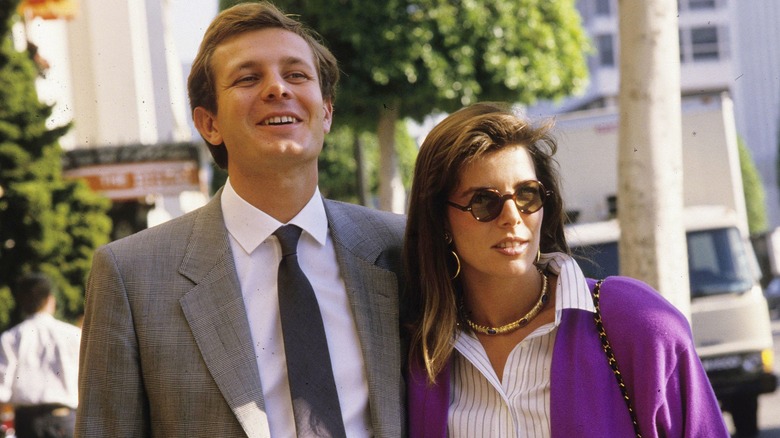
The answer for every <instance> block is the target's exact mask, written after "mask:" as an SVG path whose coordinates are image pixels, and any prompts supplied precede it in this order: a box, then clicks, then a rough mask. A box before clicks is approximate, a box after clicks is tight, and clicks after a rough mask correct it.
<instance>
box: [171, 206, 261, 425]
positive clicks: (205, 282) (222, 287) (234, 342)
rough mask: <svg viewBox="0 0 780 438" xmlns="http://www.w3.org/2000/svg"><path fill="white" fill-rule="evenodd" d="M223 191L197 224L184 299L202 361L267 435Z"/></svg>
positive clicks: (244, 420) (235, 406) (244, 416)
mask: <svg viewBox="0 0 780 438" xmlns="http://www.w3.org/2000/svg"><path fill="white" fill-rule="evenodd" d="M220 196H221V192H219V193H217V195H216V196H214V198H213V199H212V200H211V201H210V202H209V204H208V205H206V206H205V207H204V208H203V209H202V210H201V213H200V214H199V216H198V218H197V219H196V221H195V225H194V226H193V232H192V235H191V236H192V237H191V238H190V240H189V242H188V246H187V252H186V255H185V258H184V262H183V263H182V265H181V268H180V273H181V274H182V275H184V276H185V277H187V278H189V279H190V280H192V281H193V282H194V283H195V286H194V287H193V288H192V289H191V290H190V291H189V292H188V293H187V294H186V295H184V297H182V299H181V300H180V303H181V307H182V310H183V311H184V315H185V317H186V319H187V322H188V323H189V325H190V329H191V330H192V334H193V336H194V337H195V342H196V343H197V344H198V348H199V349H200V351H201V354H202V356H203V361H204V362H205V363H206V367H207V368H208V370H209V372H210V373H211V375H212V377H213V378H214V381H215V382H216V384H217V386H218V387H219V389H220V391H221V392H222V395H223V396H224V398H225V400H226V401H227V403H228V405H229V406H230V408H231V409H232V410H233V412H234V413H235V415H236V417H237V418H238V421H239V422H240V423H241V425H242V426H243V428H244V430H245V432H246V433H247V435H248V436H250V437H260V436H268V434H269V429H268V420H267V418H266V416H265V406H264V402H263V393H262V388H261V386H260V376H259V374H258V371H257V361H256V360H255V355H254V350H253V349H252V348H251V345H252V338H251V333H250V330H249V322H248V320H247V314H246V308H245V307H244V300H243V297H242V295H241V287H240V285H239V282H238V277H237V276H236V269H235V264H234V262H233V256H232V253H231V250H230V243H229V240H228V234H227V230H226V229H225V225H224V221H223V218H222V207H221V204H220Z"/></svg>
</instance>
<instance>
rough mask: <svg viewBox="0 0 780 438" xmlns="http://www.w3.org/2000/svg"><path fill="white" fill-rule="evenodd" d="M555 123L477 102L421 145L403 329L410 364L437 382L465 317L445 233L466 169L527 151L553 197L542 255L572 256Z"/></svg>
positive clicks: (406, 250)
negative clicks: (498, 155) (508, 152)
mask: <svg viewBox="0 0 780 438" xmlns="http://www.w3.org/2000/svg"><path fill="white" fill-rule="evenodd" d="M552 125H553V122H552V121H546V122H544V123H541V124H539V125H538V126H534V125H533V124H531V123H530V122H529V121H528V120H527V119H525V118H523V117H521V116H518V115H516V114H515V113H513V112H512V110H511V109H510V108H509V107H508V106H506V105H504V104H498V103H477V104H474V105H471V106H468V107H466V108H463V109H461V110H459V111H457V112H455V113H453V114H451V115H450V116H449V117H447V118H445V119H444V120H443V121H442V122H441V123H439V124H438V125H436V127H434V128H433V130H432V131H431V132H430V133H429V134H428V136H427V137H426V138H425V141H424V142H423V144H422V146H421V147H420V152H419V155H418V156H417V163H416V165H415V169H414V180H413V182H412V191H411V196H410V205H409V214H408V221H407V226H406V237H405V243H404V258H403V259H404V263H405V268H406V275H407V277H406V278H407V279H408V285H407V289H406V291H405V294H406V299H405V300H404V306H405V311H404V325H405V328H406V330H407V333H408V334H409V336H410V361H419V362H421V363H423V364H424V365H425V367H426V370H427V373H428V377H429V378H430V380H431V382H432V381H433V380H434V379H435V376H436V375H437V374H438V373H439V371H441V369H442V368H443V367H444V365H445V364H446V362H447V360H449V357H450V354H451V353H452V348H453V347H452V341H453V338H454V335H455V329H456V324H457V322H458V318H459V315H458V302H459V300H460V295H461V293H462V291H461V284H460V280H457V279H456V280H452V279H451V277H452V276H453V274H454V273H455V266H454V257H453V255H452V254H451V248H450V247H449V244H448V243H447V241H445V237H444V234H445V225H446V224H447V209H448V208H449V207H448V204H447V201H448V199H449V196H450V195H451V194H452V192H453V191H454V190H455V188H456V187H457V185H458V183H459V180H458V178H459V175H460V172H461V169H462V168H463V167H464V166H465V165H466V164H468V163H470V162H472V161H474V160H475V159H477V158H480V157H483V156H485V155H488V154H491V153H494V152H496V151H498V150H501V149H503V148H505V147H515V146H521V147H525V148H526V149H527V150H528V151H529V152H530V155H531V158H532V160H533V163H534V169H535V171H536V175H537V179H538V180H539V181H540V182H541V183H542V184H543V185H544V187H545V188H546V189H547V190H549V191H551V192H552V194H551V195H549V196H548V197H547V199H546V200H545V203H544V218H543V219H542V227H541V238H540V250H541V251H542V252H555V251H560V252H566V253H568V252H569V248H568V245H567V244H566V238H565V236H564V230H563V225H564V222H565V217H564V215H565V213H564V209H563V200H562V199H561V194H560V184H559V177H558V171H557V163H556V162H555V161H554V159H553V155H554V154H555V151H556V149H557V144H556V142H555V139H554V138H553V137H552V134H551V132H550V130H551V129H552Z"/></svg>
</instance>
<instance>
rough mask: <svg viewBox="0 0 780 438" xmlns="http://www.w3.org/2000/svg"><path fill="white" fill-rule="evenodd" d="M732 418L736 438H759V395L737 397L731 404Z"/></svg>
mask: <svg viewBox="0 0 780 438" xmlns="http://www.w3.org/2000/svg"><path fill="white" fill-rule="evenodd" d="M730 408H731V409H730V411H731V417H732V419H733V420H734V429H736V432H737V433H736V435H735V436H736V437H738V438H748V437H757V436H758V395H756V394H745V395H737V396H734V398H733V399H732V400H731V403H730Z"/></svg>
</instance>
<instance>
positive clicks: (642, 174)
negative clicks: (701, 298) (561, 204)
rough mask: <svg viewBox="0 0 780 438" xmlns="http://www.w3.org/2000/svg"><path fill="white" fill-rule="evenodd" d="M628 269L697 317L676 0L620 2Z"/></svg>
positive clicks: (623, 250)
mask: <svg viewBox="0 0 780 438" xmlns="http://www.w3.org/2000/svg"><path fill="white" fill-rule="evenodd" d="M618 4H619V6H618V13H619V20H620V24H619V27H620V93H619V106H620V127H619V129H618V139H619V145H618V219H619V221H620V227H621V239H620V248H619V252H620V266H621V274H623V275H627V276H630V277H634V278H638V279H640V280H643V281H645V282H647V283H649V284H650V285H651V286H653V287H654V288H656V289H657V290H658V291H659V292H660V293H661V295H663V296H664V297H666V299H668V300H669V301H670V302H671V303H672V304H673V305H675V306H676V307H677V308H678V309H680V310H681V311H682V312H683V314H685V315H686V316H688V317H689V318H690V285H689V280H688V256H687V246H686V241H685V229H684V223H683V185H682V184H683V175H682V122H681V107H680V105H681V104H680V46H679V36H678V23H677V2H676V0H630V1H629V0H619V2H618Z"/></svg>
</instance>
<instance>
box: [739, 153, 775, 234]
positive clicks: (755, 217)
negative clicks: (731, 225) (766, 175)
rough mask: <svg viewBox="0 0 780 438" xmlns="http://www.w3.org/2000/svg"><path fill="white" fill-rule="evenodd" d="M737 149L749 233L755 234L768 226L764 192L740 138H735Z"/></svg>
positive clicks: (765, 229)
mask: <svg viewBox="0 0 780 438" xmlns="http://www.w3.org/2000/svg"><path fill="white" fill-rule="evenodd" d="M737 150H738V151H739V167H740V169H741V170H742V189H743V191H744V193H745V206H746V208H747V217H748V228H749V231H750V234H751V235H756V234H760V233H763V232H765V231H767V229H768V228H769V222H768V220H767V216H766V193H765V192H764V185H763V183H762V182H761V177H760V176H759V174H758V170H757V169H756V165H755V162H754V161H753V157H752V156H751V155H750V150H749V149H748V148H747V147H746V146H745V142H744V141H743V140H742V138H739V139H738V140H737Z"/></svg>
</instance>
